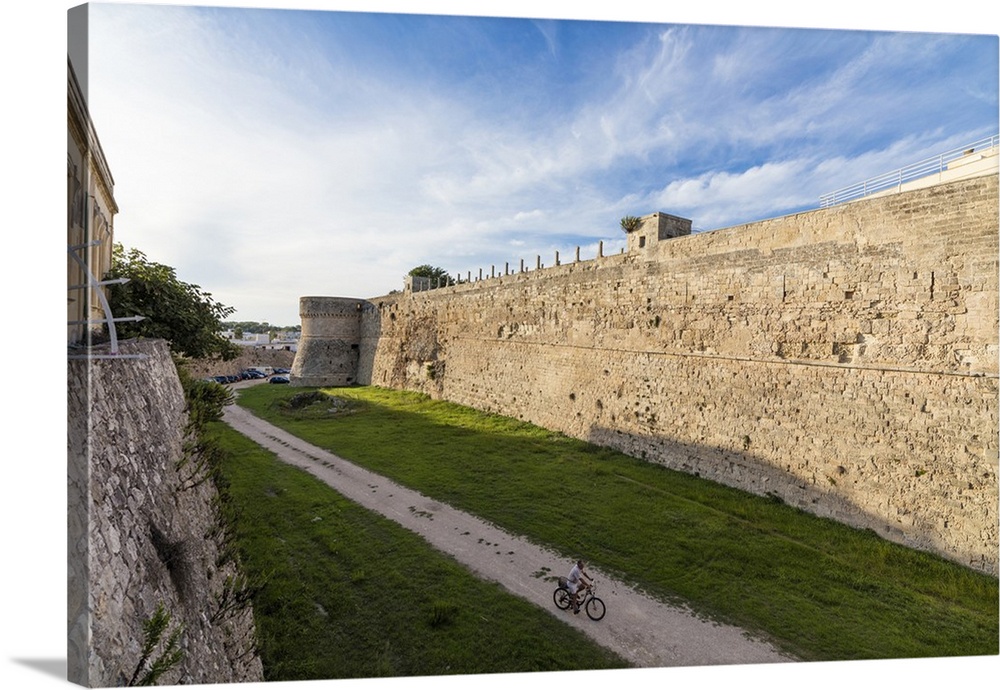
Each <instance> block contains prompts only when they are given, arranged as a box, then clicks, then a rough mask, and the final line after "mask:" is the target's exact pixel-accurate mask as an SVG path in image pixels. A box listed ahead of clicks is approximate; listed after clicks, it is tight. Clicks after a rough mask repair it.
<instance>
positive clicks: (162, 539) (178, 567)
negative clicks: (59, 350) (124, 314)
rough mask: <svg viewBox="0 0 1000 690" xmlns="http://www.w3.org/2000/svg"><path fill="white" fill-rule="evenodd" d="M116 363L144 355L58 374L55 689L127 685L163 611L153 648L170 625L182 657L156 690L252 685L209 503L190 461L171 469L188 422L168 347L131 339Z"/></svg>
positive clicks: (257, 672)
mask: <svg viewBox="0 0 1000 690" xmlns="http://www.w3.org/2000/svg"><path fill="white" fill-rule="evenodd" d="M121 353H122V354H123V355H143V356H144V357H143V358H142V359H126V358H118V359H93V360H90V361H88V360H81V359H78V360H70V362H69V367H68V384H69V387H68V393H69V399H68V412H69V416H68V421H69V482H68V496H69V512H68V517H69V544H68V546H69V553H68V556H69V580H68V594H69V597H68V624H69V646H68V668H67V677H68V679H69V680H70V681H71V682H74V683H77V684H80V685H83V686H85V687H113V686H122V685H126V684H128V682H129V681H130V679H131V678H132V675H133V673H134V672H135V669H136V667H137V665H138V663H139V660H140V658H141V651H140V648H141V646H142V644H143V642H144V639H145V638H144V633H143V623H144V622H145V621H147V620H148V619H149V618H150V617H151V616H152V615H153V613H154V612H155V611H156V608H157V606H158V605H162V606H163V608H164V610H165V611H166V612H168V613H169V614H170V616H171V625H170V628H169V629H168V631H167V634H166V635H164V639H166V638H167V637H168V635H169V633H170V632H172V631H173V630H174V629H176V628H177V626H183V634H182V635H181V637H180V640H179V644H180V648H181V649H182V650H183V652H184V657H183V659H182V660H181V661H180V663H179V664H177V665H176V666H175V667H174V668H172V669H171V670H170V671H169V672H168V673H167V674H166V675H165V676H164V677H163V678H162V679H161V680H160V682H159V684H175V685H180V684H184V685H187V684H192V683H229V682H253V681H260V680H263V670H262V666H261V662H260V658H259V657H258V656H257V649H256V637H255V631H254V621H253V613H252V610H251V609H250V608H249V606H240V605H235V606H234V605H232V604H233V603H234V601H233V595H237V594H239V592H240V581H239V573H238V572H237V570H236V567H235V565H234V562H233V561H232V560H231V559H230V558H228V556H229V555H230V554H229V548H231V547H230V546H229V545H228V544H227V540H226V536H225V534H224V532H223V530H222V527H221V523H220V521H219V517H218V515H217V513H216V510H217V507H218V505H217V504H218V500H219V497H218V493H217V491H216V489H215V485H214V484H213V482H212V480H211V479H208V478H206V476H205V474H204V472H203V471H199V470H198V468H197V460H196V459H191V460H190V461H189V462H187V463H184V462H182V459H183V458H184V454H185V453H184V450H185V449H184V446H185V438H184V427H185V425H186V422H187V411H186V409H185V400H184V394H183V391H182V389H181V384H180V380H179V379H178V376H177V371H176V369H175V367H174V364H173V361H172V360H171V357H170V352H169V350H168V348H167V344H166V342H165V341H162V340H154V341H143V342H138V341H130V342H125V343H121ZM203 479H204V480H205V481H202V480H203ZM234 584H235V587H234V586H233V585H234ZM163 648H164V646H163V643H162V642H161V644H160V645H159V646H158V647H157V649H156V651H155V653H154V655H153V659H155V658H156V657H157V655H159V654H160V653H161V652H162V651H163Z"/></svg>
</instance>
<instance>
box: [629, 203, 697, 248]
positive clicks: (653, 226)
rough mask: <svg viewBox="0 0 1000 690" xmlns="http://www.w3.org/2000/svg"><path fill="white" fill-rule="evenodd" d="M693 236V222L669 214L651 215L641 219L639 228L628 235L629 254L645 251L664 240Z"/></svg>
mask: <svg viewBox="0 0 1000 690" xmlns="http://www.w3.org/2000/svg"><path fill="white" fill-rule="evenodd" d="M690 234H691V221H690V220H688V219H687V218H681V217H680V216H672V215H670V214H669V213H662V212H660V211H657V212H656V213H650V214H649V215H648V216H643V217H642V218H640V219H639V227H638V228H636V229H635V230H633V231H632V232H630V233H628V246H627V247H626V251H628V252H629V253H632V252H637V251H645V250H648V249H650V248H652V247H655V246H656V244H657V243H658V242H660V241H662V240H668V239H671V238H673V237H681V236H683V235H690Z"/></svg>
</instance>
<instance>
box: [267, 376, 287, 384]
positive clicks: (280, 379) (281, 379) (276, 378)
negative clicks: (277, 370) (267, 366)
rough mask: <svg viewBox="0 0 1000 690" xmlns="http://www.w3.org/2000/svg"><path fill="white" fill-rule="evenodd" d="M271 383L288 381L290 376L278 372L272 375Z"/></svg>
mask: <svg viewBox="0 0 1000 690" xmlns="http://www.w3.org/2000/svg"><path fill="white" fill-rule="evenodd" d="M271 383H288V377H287V376H283V375H281V374H276V375H274V376H272V377H271Z"/></svg>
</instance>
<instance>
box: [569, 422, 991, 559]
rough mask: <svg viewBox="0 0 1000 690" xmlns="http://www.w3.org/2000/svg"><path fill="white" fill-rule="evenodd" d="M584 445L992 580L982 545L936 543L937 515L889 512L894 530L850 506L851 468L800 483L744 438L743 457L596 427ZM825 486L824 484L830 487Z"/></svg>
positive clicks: (836, 469)
mask: <svg viewBox="0 0 1000 690" xmlns="http://www.w3.org/2000/svg"><path fill="white" fill-rule="evenodd" d="M585 440H587V441H588V442H590V443H593V444H595V445H600V446H604V447H607V448H612V449H614V450H618V451H620V452H622V453H625V454H626V455H629V456H632V457H635V458H639V459H641V460H644V461H646V462H651V463H656V464H660V465H663V466H664V467H667V468H670V469H673V470H677V471H680V472H684V473H687V474H691V475H694V476H696V477H701V478H703V479H707V480H710V481H713V482H717V483H719V484H724V485H726V486H730V487H734V488H737V489H741V490H744V491H748V492H750V493H753V494H756V495H759V496H767V497H771V498H773V499H775V500H780V501H781V502H783V503H785V504H787V505H789V506H792V507H794V508H799V509H801V510H804V511H806V512H808V513H811V514H813V515H818V516H820V517H824V518H829V519H832V520H835V521H836V522H839V523H843V524H847V525H849V526H852V527H855V528H858V529H871V530H872V531H874V532H875V533H876V534H878V535H879V536H880V537H882V538H884V539H886V540H889V541H892V542H895V543H898V544H902V545H904V546H908V547H911V548H915V549H920V550H923V551H929V552H931V553H935V554H938V555H940V556H941V557H943V558H947V559H949V560H952V561H955V562H957V563H961V564H962V565H966V566H968V567H970V568H973V569H975V570H978V571H981V572H986V573H990V574H993V575H996V574H997V569H998V561H997V553H995V552H990V551H989V550H988V545H987V544H985V543H982V541H977V542H976V544H975V546H970V547H969V548H967V549H961V548H960V547H955V546H954V545H952V544H949V543H948V542H947V541H946V540H944V539H939V538H936V537H935V535H936V534H937V533H938V532H939V531H940V529H941V525H942V524H947V520H946V519H945V518H942V516H941V515H936V514H931V515H929V514H926V513H924V514H921V513H918V512H917V511H910V510H907V509H906V507H905V506H894V507H896V508H897V509H898V510H899V512H900V515H904V516H905V519H906V521H907V522H906V524H905V525H903V524H902V522H901V524H899V525H893V524H890V523H888V522H887V521H886V519H885V518H884V517H880V516H878V515H877V514H875V513H873V512H870V511H867V510H865V509H864V508H862V507H861V506H859V505H857V504H856V503H855V502H853V501H851V500H849V499H848V498H847V497H845V496H844V494H843V491H842V490H834V487H835V486H836V485H837V484H838V483H839V484H841V489H842V488H843V486H845V485H846V484H847V483H848V482H857V481H858V480H857V479H855V478H852V476H851V475H852V474H854V475H855V476H856V474H857V472H858V471H859V470H858V468H856V467H845V466H843V465H839V466H836V467H833V468H832V472H831V474H832V475H834V476H830V477H827V476H825V475H819V473H818V476H816V477H814V479H813V480H812V481H805V480H803V478H802V477H799V476H795V475H794V474H792V473H791V472H787V471H785V470H782V469H780V468H778V467H775V466H774V465H772V464H770V463H768V462H767V461H766V460H764V459H763V458H761V457H759V456H756V455H754V454H753V453H752V452H750V450H749V449H750V445H751V440H750V438H749V437H744V443H745V450H744V451H743V452H739V451H733V450H727V449H724V448H717V447H712V446H705V445H699V444H687V443H681V442H678V441H675V440H672V439H669V438H666V437H662V436H657V435H653V434H649V435H644V434H637V433H630V432H625V431H621V430H619V429H611V428H608V427H602V426H596V425H595V426H592V427H591V428H590V431H589V433H588V434H587V436H586V439H585ZM870 481H871V480H869V482H870ZM990 481H992V482H995V481H996V477H993V478H992V479H991V480H989V481H984V485H983V488H984V489H986V488H987V485H988V484H989V482H990ZM825 484H829V487H827V486H825Z"/></svg>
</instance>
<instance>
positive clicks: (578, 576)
mask: <svg viewBox="0 0 1000 690" xmlns="http://www.w3.org/2000/svg"><path fill="white" fill-rule="evenodd" d="M586 565H587V564H586V563H584V562H583V560H579V561H577V562H576V564H575V565H574V566H573V569H572V570H570V571H569V577H567V578H566V589H568V590H569V593H570V596H571V597H572V601H573V613H580V591H581V590H588V589H590V585H591V582H590V575H588V574H587V572H586V571H585V570H584V567H585V566H586Z"/></svg>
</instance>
